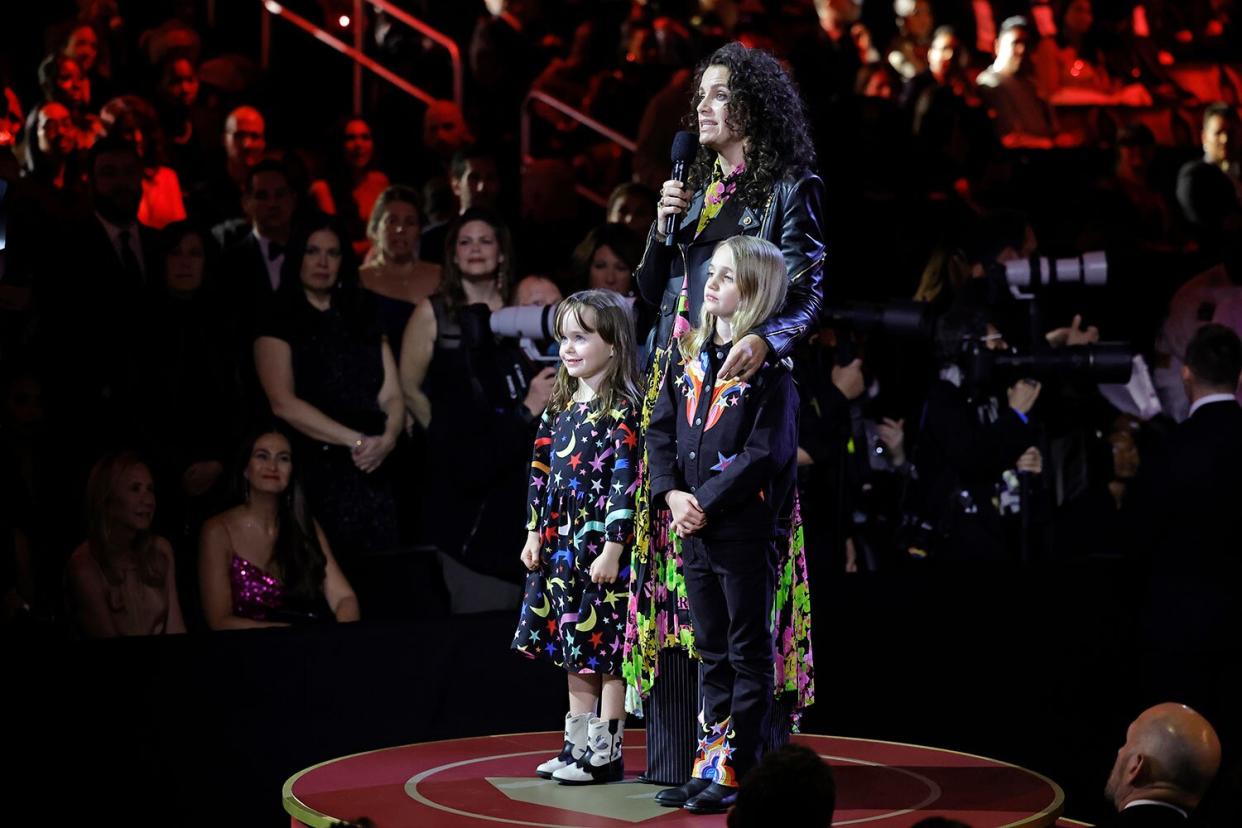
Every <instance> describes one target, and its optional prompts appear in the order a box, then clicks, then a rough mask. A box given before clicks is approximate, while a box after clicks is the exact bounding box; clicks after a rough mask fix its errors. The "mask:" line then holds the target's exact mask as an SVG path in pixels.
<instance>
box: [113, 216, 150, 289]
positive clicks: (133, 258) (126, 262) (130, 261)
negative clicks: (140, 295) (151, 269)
mask: <svg viewBox="0 0 1242 828" xmlns="http://www.w3.org/2000/svg"><path fill="white" fill-rule="evenodd" d="M130 239H131V232H130V231H129V230H122V231H121V232H120V233H118V234H117V241H119V242H120V243H121V270H123V271H124V272H125V279H126V281H128V282H129V283H130V284H131V285H132V286H134V287H138V286H140V285H142V283H143V281H144V279H143V276H142V265H140V264H139V263H138V254H137V253H135V252H134V248H133V245H132V244H130Z"/></svg>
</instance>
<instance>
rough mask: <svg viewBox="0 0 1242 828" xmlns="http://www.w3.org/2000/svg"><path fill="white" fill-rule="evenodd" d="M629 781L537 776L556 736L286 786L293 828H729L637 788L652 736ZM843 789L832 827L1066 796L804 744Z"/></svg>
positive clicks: (936, 756) (376, 755)
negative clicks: (357, 823) (365, 827)
mask: <svg viewBox="0 0 1242 828" xmlns="http://www.w3.org/2000/svg"><path fill="white" fill-rule="evenodd" d="M626 740H627V742H628V744H626V746H625V762H626V767H627V769H628V773H627V777H629V778H627V781H625V782H619V783H616V784H613V785H603V786H594V787H568V786H563V785H558V784H556V783H555V782H551V781H545V780H542V779H539V778H537V777H536V776H535V775H534V767H535V765H536V764H538V763H539V762H541V761H542V760H543V759H545V758H547V757H549V756H551V755H553V754H555V753H556V752H557V751H558V750H559V749H560V745H561V734H560V733H559V732H547V733H520V734H511V735H505V736H484V737H478V738H473V739H453V740H449V741H443V742H426V743H422V744H415V745H405V746H403V747H395V748H388V749H385V750H376V751H371V752H368V753H360V754H357V755H354V756H345V757H342V758H340V759H332V760H329V761H327V762H324V763H322V764H319V765H315V766H313V767H310V768H307V769H306V770H304V771H301V772H300V773H298V774H295V775H294V776H292V777H291V778H290V779H289V780H288V781H287V782H286V783H285V787H284V804H285V810H286V811H287V812H288V813H289V814H290V816H291V818H292V819H291V823H292V825H293V826H295V828H296V826H300V825H305V826H311V828H320V826H329V825H332V824H334V822H335V821H336V820H356V819H358V818H360V817H364V816H365V817H369V818H370V819H371V820H372V821H373V822H374V823H375V825H376V826H378V828H394V827H395V826H436V828H438V827H439V826H445V827H446V828H456V827H457V826H486V825H497V824H501V825H524V826H541V827H544V828H569V826H578V827H579V828H619V826H636V825H640V826H648V825H650V826H653V828H671V826H688V825H695V826H699V828H710V827H711V826H722V825H724V817H723V816H720V817H702V816H698V817H696V816H693V815H691V814H687V813H685V812H683V811H681V810H679V809H670V808H661V807H660V806H658V805H656V804H655V802H654V801H653V800H652V795H653V794H655V792H656V791H657V790H659V788H658V787H656V786H650V785H643V784H639V783H637V782H633V781H631V780H632V778H633V777H635V776H637V775H638V773H639V772H640V771H641V770H642V769H643V767H644V765H645V761H646V757H645V755H644V751H645V748H644V744H643V743H644V740H643V732H642V731H641V730H638V731H629V732H627V733H626ZM794 741H796V742H799V743H800V744H804V745H807V746H808V747H810V748H812V749H814V750H815V751H817V752H818V753H819V754H820V755H821V756H822V757H823V758H824V759H825V760H826V761H827V762H828V763H829V764H831V765H832V769H833V772H834V774H835V776H836V780H837V810H836V819H835V820H834V822H833V824H834V825H867V826H870V827H871V828H901V826H909V825H913V824H914V823H915V822H918V821H919V820H920V819H923V818H925V817H928V816H932V815H941V816H947V817H952V818H954V819H959V820H961V821H963V822H965V823H967V824H968V825H971V826H972V828H999V826H1019V825H1021V826H1032V828H1034V826H1045V825H1054V824H1056V822H1057V819H1058V817H1060V815H1061V810H1062V807H1063V804H1064V799H1065V798H1064V795H1063V793H1062V792H1061V789H1060V787H1058V786H1057V785H1056V783H1054V782H1053V781H1052V780H1050V779H1048V778H1046V777H1044V776H1041V775H1040V774H1037V773H1035V772H1033V771H1029V770H1025V769H1023V768H1019V767H1017V766H1015V765H1010V764H1007V763H1005V762H1000V761H997V760H995V759H987V758H984V757H982V756H972V755H970V754H966V753H958V752H956V751H951V750H942V749H940V748H933V747H923V746H920V745H906V744H900V743H896V742H880V741H874V740H869V739H847V738H841V737H836V736H807V735H799V736H795V737H794Z"/></svg>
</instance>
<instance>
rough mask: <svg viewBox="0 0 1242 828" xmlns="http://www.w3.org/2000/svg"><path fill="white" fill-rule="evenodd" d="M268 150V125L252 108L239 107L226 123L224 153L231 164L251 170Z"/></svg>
mask: <svg viewBox="0 0 1242 828" xmlns="http://www.w3.org/2000/svg"><path fill="white" fill-rule="evenodd" d="M266 148H267V124H266V123H265V122H264V120H263V114H262V113H261V112H259V110H257V109H255V108H254V107H252V106H239V107H237V109H234V110H233V111H232V112H230V113H229V117H228V118H227V119H226V120H225V122H224V151H225V153H226V154H227V155H228V159H229V163H230V164H236V165H238V166H239V167H241V168H244V169H249V168H250V167H253V166H254V165H255V164H257V163H259V161H260V160H261V159H262V158H263V151H264V150H265V149H266Z"/></svg>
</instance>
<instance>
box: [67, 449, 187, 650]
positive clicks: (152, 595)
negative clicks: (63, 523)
mask: <svg viewBox="0 0 1242 828" xmlns="http://www.w3.org/2000/svg"><path fill="white" fill-rule="evenodd" d="M86 497H87V515H86V517H87V524H88V534H87V539H86V541H85V542H84V543H83V544H82V545H81V546H79V547H78V548H77V549H75V550H74V552H73V556H72V557H71V558H70V559H69V565H68V583H69V589H70V597H71V601H72V613H73V618H74V622H75V623H76V624H77V627H78V629H79V630H80V631H81V633H82V634H83V635H85V636H87V637H88V638H114V637H116V636H122V635H163V634H165V633H180V632H185V622H184V620H183V619H182V617H181V603H180V602H179V601H178V599H177V587H176V584H177V579H176V572H175V571H174V569H175V567H174V564H173V550H172V546H171V545H169V543H168V541H166V540H164V539H163V538H162V537H160V536H159V535H156V534H154V533H153V532H152V531H151V523H152V521H153V520H154V518H155V482H154V480H153V479H152V478H151V472H150V470H149V469H148V468H147V466H146V464H144V463H143V462H142V460H140V459H139V458H138V456H137V455H136V454H133V453H132V452H127V451H123V452H120V453H117V454H110V455H107V456H105V457H103V458H102V459H100V461H99V462H98V463H96V464H95V467H94V468H93V469H92V470H91V475H90V479H89V480H88V481H87V484H86Z"/></svg>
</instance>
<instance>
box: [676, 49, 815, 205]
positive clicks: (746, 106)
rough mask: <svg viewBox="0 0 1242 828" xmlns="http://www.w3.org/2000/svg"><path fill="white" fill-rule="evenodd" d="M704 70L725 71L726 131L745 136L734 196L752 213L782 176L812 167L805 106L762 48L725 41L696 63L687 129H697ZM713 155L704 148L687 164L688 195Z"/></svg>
mask: <svg viewBox="0 0 1242 828" xmlns="http://www.w3.org/2000/svg"><path fill="white" fill-rule="evenodd" d="M709 66H724V67H725V68H727V69H728V70H729V107H728V114H727V115H726V118H725V122H726V124H727V125H728V127H729V129H731V130H733V131H734V132H735V133H737V134H739V135H745V136H746V137H747V138H748V139H749V141H748V145H747V147H746V155H745V158H746V170H745V172H743V173H742V177H741V178H740V179H739V181H738V186H737V191H736V192H735V193H734V195H733V197H734V198H740V199H741V200H742V202H743V203H745V204H746V205H747V206H749V207H751V208H752V209H757V208H760V207H762V206H763V205H764V203H765V202H766V201H767V199H768V196H769V195H770V194H771V192H772V185H773V184H775V183H776V182H777V181H780V180H781V179H782V178H785V177H787V176H793V177H797V176H799V175H801V174H802V173H805V172H806V171H808V170H810V169H811V168H812V167H814V165H815V145H814V143H813V142H812V141H811V129H810V126H809V125H808V124H807V119H806V107H805V105H804V104H803V102H802V97H801V96H800V95H799V94H798V87H797V86H796V85H795V84H794V82H793V80H792V79H791V78H790V77H789V75H788V74H786V72H785V70H784V68H782V67H781V65H780V63H778V62H777V60H776V58H774V57H772V55H770V54H769V53H767V52H765V51H763V50H762V49H749V48H747V47H746V46H744V45H742V44H741V43H737V42H734V43H727V44H725V45H724V46H721V47H720V48H719V49H717V50H716V51H715V52H714V53H713V54H712V56H711V57H709V58H708V59H707V60H705V61H704V62H703V63H701V64H699V68H698V71H697V72H696V74H695V79H694V85H693V87H692V89H693V97H692V98H691V110H690V114H689V116H687V118H686V126H687V127H689V128H690V129H692V130H693V129H697V125H698V116H697V114H696V110H697V109H698V105H699V100H700V99H699V84H700V83H701V82H702V80H703V73H704V72H705V71H707V68H708V67H709ZM715 163H716V153H715V152H713V151H712V150H710V149H707V148H706V147H700V148H699V154H698V156H697V157H696V158H695V159H694V163H693V164H691V166H690V172H689V173H688V174H687V176H686V178H687V182H686V183H687V185H688V187H689V189H690V191H691V192H694V191H696V190H698V189H700V188H702V187H704V186H705V185H706V184H707V182H708V181H709V180H711V176H712V168H713V166H714V165H715Z"/></svg>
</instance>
